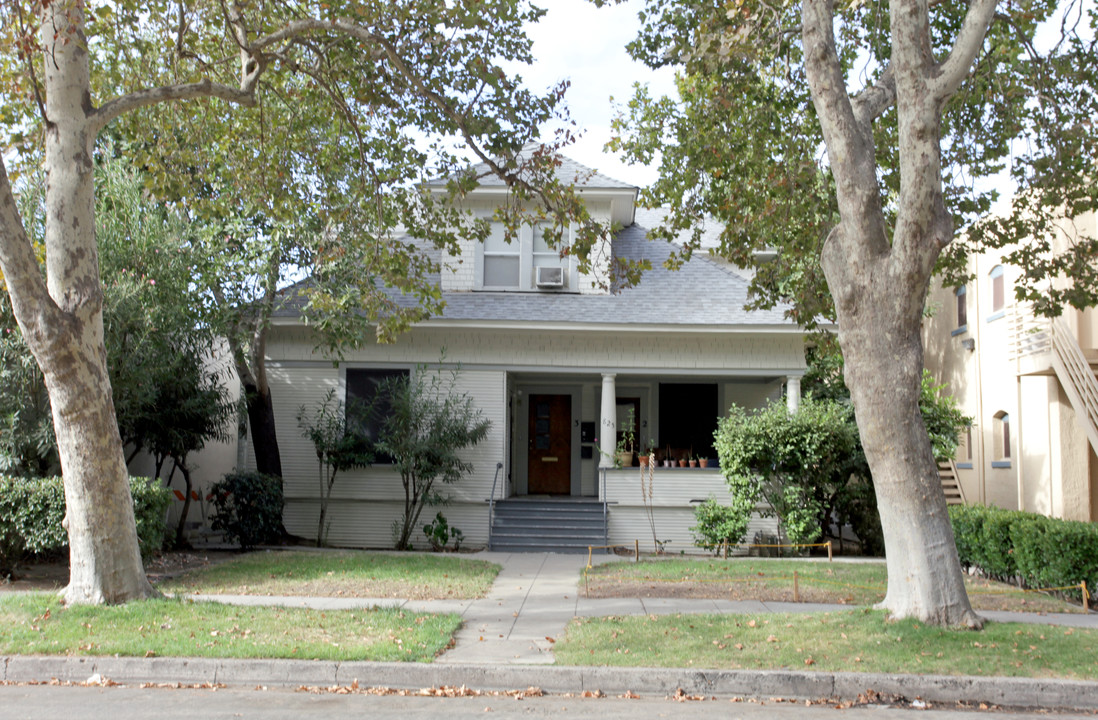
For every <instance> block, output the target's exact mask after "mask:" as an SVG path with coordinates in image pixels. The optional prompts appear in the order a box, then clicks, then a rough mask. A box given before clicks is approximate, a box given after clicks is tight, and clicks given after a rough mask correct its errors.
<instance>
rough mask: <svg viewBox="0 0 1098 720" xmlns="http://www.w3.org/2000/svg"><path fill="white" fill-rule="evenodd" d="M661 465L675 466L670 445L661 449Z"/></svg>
mask: <svg viewBox="0 0 1098 720" xmlns="http://www.w3.org/2000/svg"><path fill="white" fill-rule="evenodd" d="M663 466H664V467H675V454H674V453H673V452H671V446H670V445H668V446H667V448H666V449H665V450H664V451H663Z"/></svg>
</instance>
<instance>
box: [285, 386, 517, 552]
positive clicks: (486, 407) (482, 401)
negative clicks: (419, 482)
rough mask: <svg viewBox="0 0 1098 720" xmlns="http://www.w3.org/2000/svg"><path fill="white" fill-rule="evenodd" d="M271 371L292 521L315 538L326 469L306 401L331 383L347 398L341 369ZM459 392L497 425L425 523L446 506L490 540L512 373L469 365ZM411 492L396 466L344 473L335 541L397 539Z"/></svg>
mask: <svg viewBox="0 0 1098 720" xmlns="http://www.w3.org/2000/svg"><path fill="white" fill-rule="evenodd" d="M269 376H270V382H271V394H272V397H273V398H274V409H275V422H276V426H277V428H278V441H279V449H280V450H281V453H282V470H283V481H284V487H285V492H286V513H285V518H286V527H287V530H289V531H290V532H292V533H294V534H296V535H301V536H302V537H309V538H312V537H315V536H316V529H317V528H316V522H317V513H318V512H319V501H318V499H317V498H318V496H319V483H320V480H319V473H318V471H319V468H318V464H317V459H316V452H315V450H314V449H313V446H312V443H310V442H309V441H308V440H307V439H305V438H304V437H303V436H302V434H301V430H300V428H299V426H298V423H297V415H298V412H299V410H300V408H301V406H303V405H304V406H305V407H306V410H309V411H311V410H312V409H313V408H314V407H315V406H316V405H317V403H319V402H320V400H321V399H323V397H324V395H325V394H326V393H327V392H328V390H329V388H335V389H336V395H337V397H338V398H340V399H342V397H343V386H342V382H341V373H340V371H339V370H338V369H336V368H332V367H327V368H316V367H308V368H301V367H298V368H292V367H281V368H279V367H276V368H272V369H271V370H269ZM455 392H464V393H468V394H469V395H471V396H473V397H474V398H475V399H476V405H477V406H478V407H479V408H480V409H481V411H482V412H483V413H484V416H485V418H487V419H488V420H490V421H491V423H492V427H491V429H490V430H489V432H488V437H487V438H485V439H484V440H483V441H482V442H481V443H479V444H478V445H477V446H475V447H473V448H470V449H468V450H466V451H465V453H463V457H464V458H465V459H466V460H468V461H469V462H471V463H472V464H473V472H472V473H471V474H470V475H468V476H466V477H465V478H464V479H463V480H461V481H460V482H458V483H455V484H453V485H446V486H442V487H441V488H439V489H440V490H441V491H442V492H443V493H444V494H446V495H448V496H450V498H451V501H452V504H451V505H447V506H440V507H437V508H431V507H428V508H425V509H424V510H423V514H422V515H421V517H420V523H419V524H420V525H423V524H426V523H427V522H428V521H430V520H432V519H433V518H434V516H435V513H437V512H439V511H440V510H441V511H442V512H443V514H445V515H446V517H447V519H448V521H449V522H450V524H451V525H452V526H456V527H458V528H460V529H461V530H462V532H463V533H465V535H466V538H467V540H468V541H469V542H471V543H473V544H477V543H480V544H483V543H485V542H487V538H488V528H487V516H488V506H487V503H486V502H485V500H486V499H487V498H488V495H489V493H490V492H491V488H492V479H493V474H494V473H495V467H496V463H497V462H502V461H503V460H504V458H505V455H504V453H505V448H504V439H505V435H506V424H505V411H506V397H507V396H506V374H505V373H503V372H501V371H471V370H469V371H463V372H462V373H461V374H460V375H459V377H458V384H457V386H456V387H455ZM502 474H503V473H502V472H501V478H500V480H501V482H502V481H503V480H504V478H503V477H502ZM403 498H404V488H403V485H402V484H401V481H400V476H399V475H398V474H397V473H396V472H395V471H394V470H393V469H392V468H391V467H390V466H387V465H374V466H371V467H367V468H363V469H360V470H353V471H347V472H344V473H341V474H340V475H338V476H337V477H336V481H335V486H334V487H333V488H332V501H331V504H330V505H329V514H330V517H331V518H332V523H331V529H330V535H329V541H330V542H331V544H333V545H349V546H363V545H365V546H370V547H385V546H388V545H390V544H391V543H392V533H391V525H392V522H393V520H394V519H396V518H399V517H401V516H402V514H403ZM413 540H414V541H415V542H416V543H417V544H422V543H423V538H422V534H421V533H419V532H416V533H415V535H414V537H413Z"/></svg>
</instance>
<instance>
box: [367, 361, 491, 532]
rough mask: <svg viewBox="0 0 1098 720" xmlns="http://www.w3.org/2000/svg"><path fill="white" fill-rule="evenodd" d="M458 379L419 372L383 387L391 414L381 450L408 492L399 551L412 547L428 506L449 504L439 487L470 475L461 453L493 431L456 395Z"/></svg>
mask: <svg viewBox="0 0 1098 720" xmlns="http://www.w3.org/2000/svg"><path fill="white" fill-rule="evenodd" d="M457 379H458V373H457V371H455V372H453V373H451V374H450V375H449V379H448V380H444V379H443V377H442V376H441V375H440V374H439V373H433V374H428V373H426V372H424V371H423V369H422V368H421V369H420V370H419V371H418V372H416V373H413V374H412V375H411V376H410V377H395V378H391V379H390V380H387V381H386V382H385V383H383V384H382V386H381V390H380V393H379V394H381V395H383V396H385V397H387V398H388V399H389V402H390V412H389V415H388V417H387V418H385V420H384V422H383V424H382V428H381V438H380V441H379V442H378V450H380V451H381V452H384V453H387V454H388V455H390V456H391V457H392V458H393V467H394V468H395V469H396V471H397V472H399V473H400V480H401V483H402V484H403V486H404V517H403V518H402V519H401V520H396V521H394V522H393V535H394V537H395V539H396V543H395V546H396V549H397V550H407V549H409V548H410V547H411V542H410V541H411V537H412V530H413V528H415V527H416V524H417V523H418V522H419V515H420V513H421V512H422V511H423V508H424V506H426V505H439V504H442V503H444V502H446V497H445V496H444V495H442V494H441V493H440V492H439V490H438V483H442V484H446V485H449V484H452V483H455V482H457V481H458V480H460V479H461V478H462V477H464V476H465V475H467V474H468V473H469V472H471V471H472V469H473V466H472V464H471V463H469V462H466V461H465V460H463V459H462V458H461V456H460V455H459V452H460V451H461V450H463V449H465V448H467V447H471V446H473V445H476V444H477V443H478V442H480V441H481V440H483V439H484V438H485V437H486V436H487V435H488V429H489V428H490V427H491V425H492V423H491V421H489V420H486V419H485V418H484V414H483V413H482V412H481V411H480V410H479V409H477V408H475V407H474V406H473V398H471V397H470V396H469V395H468V394H466V393H457V392H455V386H456V384H457Z"/></svg>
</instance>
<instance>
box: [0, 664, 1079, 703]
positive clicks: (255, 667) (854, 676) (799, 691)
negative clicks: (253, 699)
mask: <svg viewBox="0 0 1098 720" xmlns="http://www.w3.org/2000/svg"><path fill="white" fill-rule="evenodd" d="M2 664H3V667H2V669H3V674H2V676H0V679H2V680H3V681H4V682H8V683H26V682H46V681H49V680H53V679H56V680H59V681H61V682H74V683H82V682H85V681H87V680H88V679H89V678H90V677H91V676H92V675H95V674H99V675H100V676H101V677H102V678H104V679H106V680H110V681H113V682H116V683H120V684H126V685H130V684H141V683H153V684H160V683H170V684H175V683H181V684H183V685H193V684H204V683H211V684H224V685H228V686H237V687H255V686H257V685H266V686H283V687H298V686H315V687H331V686H347V685H350V684H351V683H353V682H355V681H357V683H358V685H359V686H361V687H387V688H395V689H408V690H418V689H420V688H434V687H440V686H444V685H446V686H453V687H458V686H462V685H464V686H465V687H467V688H470V689H474V690H522V689H526V688H528V687H538V688H540V689H541V690H542V691H544V692H547V693H552V694H563V693H576V694H579V693H583V692H586V691H596V690H598V691H601V692H603V693H606V694H607V695H621V694H624V693H626V692H633V693H637V694H639V695H648V696H652V695H673V694H675V693H676V692H677V691H679V690H680V689H681V690H682V692H684V693H686V694H688V695H705V696H717V697H749V698H760V699H768V698H783V699H798V700H819V699H831V700H835V701H854V700H857V699H858V696H859V695H863V694H865V693H867V691H874V692H876V693H879V694H881V695H886V696H890V695H898V696H902V697H905V698H908V699H916V698H917V699H920V700H922V701H924V702H930V703H957V702H964V703H971V704H979V703H987V704H989V705H1001V706H1007V707H1041V708H1048V709H1053V708H1056V709H1059V708H1063V709H1069V710H1098V683H1096V682H1086V681H1079V680H1055V679H1041V678H1008V677H974V676H949V675H888V674H881V673H845V672H840V673H826V672H805V671H792V670H685V669H681V668H607V667H586V666H577V667H564V666H555V665H550V666H546V665H537V666H530V665H442V664H438V665H430V664H419V663H373V662H330V661H308V660H235V659H215V658H126V657H46V656H31V655H13V656H7V657H3V658H2Z"/></svg>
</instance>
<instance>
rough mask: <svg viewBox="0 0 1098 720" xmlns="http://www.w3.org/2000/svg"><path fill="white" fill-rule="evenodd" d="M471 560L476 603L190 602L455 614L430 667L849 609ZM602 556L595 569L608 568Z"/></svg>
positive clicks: (994, 616)
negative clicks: (642, 587) (624, 592)
mask: <svg viewBox="0 0 1098 720" xmlns="http://www.w3.org/2000/svg"><path fill="white" fill-rule="evenodd" d="M477 559H480V560H486V561H488V562H494V563H497V564H499V565H500V567H501V568H502V569H501V570H500V573H499V575H498V577H497V578H496V581H495V583H494V584H493V586H492V590H491V592H489V593H488V596H487V597H484V598H480V599H477V600H418V601H416V600H401V599H393V598H356V599H343V598H302V597H271V596H253V595H201V596H192V597H194V598H195V599H202V600H212V601H216V602H224V603H230V604H237V605H282V606H288V607H310V608H315V609H320V610H337V609H349V608H361V607H373V606H378V607H401V608H406V609H408V610H416V611H421V612H455V613H459V614H460V615H461V616H462V620H463V624H462V627H461V629H460V630H459V631H458V633H457V636H456V637H455V645H454V647H453V648H452V649H450V650H448V651H446V653H445V654H443V655H442V657H440V658H439V659H438V660H437V661H436V664H444V665H464V664H478V665H483V664H505V665H548V664H552V663H553V654H552V647H553V643H554V642H555V640H556V638H557V637H558V636H559V635H560V634H561V633H562V632H563V631H564V629H565V627H566V626H567V625H568V623H569V622H570V621H571V620H572V618H573V617H599V616H604V615H672V614H678V613H681V614H696V613H720V614H756V613H787V612H826V611H837V612H838V611H844V610H850V609H851V607H852V606H850V605H829V604H823V603H791V602H762V601H758V600H744V601H735V600H698V599H690V598H586V597H584V596H583V587H582V573H583V568H584V567H585V565H586V564H587V555H586V554H578V555H560V554H556V553H497V552H482V553H478V554H477ZM615 561H619V562H620V560H619V559H618V558H616V557H614V556H608V555H601V556H595V557H594V558H593V562H594V563H596V564H597V563H604V562H615ZM980 614H981V615H983V616H984V617H986V618H988V619H989V620H994V621H996V622H1023V623H1035V624H1046V625H1062V626H1066V627H1091V628H1098V614H1096V613H1088V614H1083V613H1082V612H1079V613H1078V614H1074V613H1043V614H1042V613H1023V612H1001V611H983V612H981V613H980Z"/></svg>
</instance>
